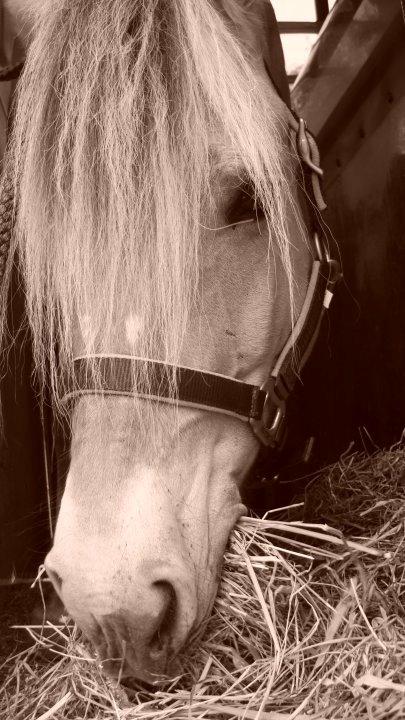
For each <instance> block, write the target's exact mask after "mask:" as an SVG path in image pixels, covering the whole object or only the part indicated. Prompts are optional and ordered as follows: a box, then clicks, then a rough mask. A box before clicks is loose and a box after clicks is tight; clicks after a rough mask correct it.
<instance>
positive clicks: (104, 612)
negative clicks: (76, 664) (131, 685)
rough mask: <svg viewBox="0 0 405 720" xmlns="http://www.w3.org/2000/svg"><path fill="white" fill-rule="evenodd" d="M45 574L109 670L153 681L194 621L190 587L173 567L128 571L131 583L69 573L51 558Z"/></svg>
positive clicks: (47, 561)
mask: <svg viewBox="0 0 405 720" xmlns="http://www.w3.org/2000/svg"><path fill="white" fill-rule="evenodd" d="M45 567H46V570H47V573H48V576H49V578H50V580H51V582H52V583H53V585H54V587H55V589H56V591H57V593H58V595H59V596H60V597H61V599H62V601H63V603H64V605H65V607H66V609H67V611H68V613H69V614H70V615H71V616H72V617H73V619H74V620H75V621H76V622H77V624H78V625H79V627H80V628H81V629H82V630H83V632H84V633H85V634H86V635H87V636H88V638H89V639H90V641H91V642H92V644H93V645H94V646H95V648H96V649H97V651H98V653H99V655H100V657H101V659H102V661H103V667H104V668H105V669H106V671H107V672H108V673H109V674H112V675H115V676H117V675H120V676H121V677H125V676H127V677H136V678H139V679H143V680H146V681H148V682H153V681H154V680H157V679H158V678H159V677H162V676H164V675H165V674H166V673H167V670H168V665H169V662H170V660H171V659H172V657H173V656H174V655H175V654H176V653H177V652H178V650H179V649H180V648H181V646H182V645H183V644H184V643H185V641H186V639H187V636H188V635H189V633H190V630H191V628H192V627H193V625H194V623H195V620H196V614H197V610H196V598H195V596H194V593H193V591H192V588H191V585H190V583H189V582H187V580H186V578H184V577H182V576H181V574H180V573H178V572H177V573H176V572H173V568H171V567H168V568H167V569H166V572H165V568H164V567H161V566H160V565H159V566H158V567H157V568H155V569H152V570H150V571H149V573H147V572H146V571H145V569H143V571H142V572H141V571H139V573H134V572H132V573H131V581H130V584H125V583H124V582H122V583H121V585H120V583H119V580H118V578H119V577H121V578H122V579H123V578H124V577H127V578H128V573H126V575H124V573H120V574H119V575H118V574H117V573H116V574H115V578H112V577H110V578H106V577H101V578H100V577H99V578H97V575H96V574H95V573H94V569H93V573H91V572H90V571H89V572H88V574H83V573H81V574H80V575H78V574H76V575H75V576H73V575H72V571H71V572H69V571H68V570H67V569H66V568H65V569H64V571H62V569H61V568H60V567H58V566H57V564H56V562H55V561H54V560H53V559H52V553H51V554H50V556H48V558H47V559H46V561H45Z"/></svg>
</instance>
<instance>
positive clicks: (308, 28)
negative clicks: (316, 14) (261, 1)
mask: <svg viewBox="0 0 405 720" xmlns="http://www.w3.org/2000/svg"><path fill="white" fill-rule="evenodd" d="M278 29H279V31H280V33H318V32H319V30H320V29H321V23H319V22H279V23H278Z"/></svg>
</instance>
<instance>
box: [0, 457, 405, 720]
mask: <svg viewBox="0 0 405 720" xmlns="http://www.w3.org/2000/svg"><path fill="white" fill-rule="evenodd" d="M332 528H333V529H332ZM26 632H27V633H29V634H30V635H31V636H32V638H33V641H34V642H33V645H32V647H30V648H29V649H28V650H24V651H23V652H20V654H19V655H17V656H14V657H12V658H9V659H8V660H7V667H6V668H5V670H6V680H5V681H4V684H3V686H2V688H1V689H0V720H9V719H10V718H13V720H19V719H27V720H28V718H29V719H30V720H31V719H32V720H34V719H35V720H48V718H55V719H57V720H62V719H63V720H65V719H67V718H69V719H73V720H79V718H80V720H84V719H86V720H87V719H88V720H101V719H103V720H104V719H110V718H111V719H113V718H116V719H118V718H119V719H121V718H122V719H124V718H125V719H127V720H135V719H138V718H139V719H143V720H166V719H167V720H169V719H170V720H183V719H184V720H191V719H194V718H207V719H214V720H233V719H235V720H236V718H238V719H239V718H246V720H255V719H256V718H257V719H258V720H259V719H260V720H287V718H288V719H289V720H293V719H295V720H304V718H305V719H307V720H315V718H316V719H317V720H322V719H325V720H326V718H328V719H329V718H330V719H332V720H343V719H346V718H347V719H348V718H350V719H352V718H353V719H354V718H355V719H356V720H362V719H363V718H364V720H389V719H392V720H397V719H398V718H405V446H399V447H395V448H393V449H392V450H390V451H388V452H384V453H383V452H380V453H377V454H375V455H374V456H372V457H366V456H363V455H354V456H347V457H345V458H342V459H341V461H340V462H339V463H338V464H336V465H335V466H333V467H331V468H328V469H327V470H325V471H324V472H323V473H322V474H321V476H320V477H319V478H316V479H315V480H314V481H313V482H312V483H311V486H310V488H309V489H308V490H307V494H306V498H305V502H304V503H303V504H301V505H295V506H291V507H290V508H288V509H287V510H284V511H276V512H272V513H271V514H268V515H267V517H266V518H265V519H255V518H244V519H242V520H241V522H240V523H239V524H238V526H237V528H236V529H235V531H234V533H233V536H232V538H231V541H230V544H229V549H228V552H227V554H226V558H225V566H224V574H223V579H222V584H221V588H220V591H219V594H218V597H217V600H216V603H215V607H214V610H213V614H212V617H211V619H210V621H209V623H208V625H207V627H206V630H205V634H204V637H203V640H202V642H200V643H199V645H198V646H195V647H194V648H189V649H188V652H187V654H186V655H184V657H182V658H181V659H180V663H179V674H178V676H177V677H176V678H175V679H174V680H172V681H170V682H167V684H166V685H160V686H159V687H157V688H152V689H151V688H149V689H148V688H145V687H141V686H136V685H134V686H132V687H131V688H127V687H123V686H122V685H118V684H117V683H116V682H113V681H111V680H109V679H107V678H106V677H104V676H103V674H102V672H101V666H100V663H99V661H98V659H97V657H95V656H94V655H93V654H92V652H91V650H90V648H89V647H88V645H87V644H86V642H85V641H84V640H83V639H82V638H81V637H80V635H79V633H78V631H77V630H76V628H75V627H73V626H72V625H71V624H69V622H68V620H67V619H62V620H61V622H60V623H58V625H51V624H49V623H48V624H46V625H45V627H43V628H40V627H33V626H31V627H29V626H27V627H26Z"/></svg>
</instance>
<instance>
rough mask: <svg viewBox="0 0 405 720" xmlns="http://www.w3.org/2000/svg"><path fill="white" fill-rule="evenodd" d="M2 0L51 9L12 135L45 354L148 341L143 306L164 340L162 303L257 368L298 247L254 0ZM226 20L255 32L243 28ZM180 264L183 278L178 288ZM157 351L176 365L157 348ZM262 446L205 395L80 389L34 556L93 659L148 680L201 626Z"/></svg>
mask: <svg viewBox="0 0 405 720" xmlns="http://www.w3.org/2000/svg"><path fill="white" fill-rule="evenodd" d="M9 5H10V8H11V7H12V6H13V1H12V0H9ZM14 5H15V7H16V8H17V7H19V6H20V5H21V7H25V8H27V9H30V8H31V9H34V10H35V9H36V8H42V7H43V8H45V10H46V13H43V20H42V21H41V18H40V17H39V15H37V17H36V19H37V20H38V24H37V26H36V28H37V29H36V36H35V38H34V40H33V42H32V45H31V53H29V54H28V57H27V69H28V70H26V72H25V75H24V77H23V78H22V84H23V85H22V91H21V94H20V98H19V103H18V112H17V114H16V121H15V127H16V130H15V145H14V147H15V148H16V150H15V152H16V154H17V162H16V166H17V167H19V168H21V178H19V181H20V182H19V187H20V188H21V192H20V196H21V197H20V203H19V218H18V223H17V229H16V234H17V235H18V242H19V245H20V246H21V249H22V256H23V257H24V259H25V267H24V274H25V285H26V290H27V307H28V311H29V317H30V322H31V328H32V331H33V338H34V345H35V348H36V350H37V357H38V356H39V357H41V352H42V351H43V349H44V348H43V346H41V342H42V339H43V338H44V335H45V336H46V338H47V340H46V347H45V353H46V358H45V360H43V361H42V363H43V365H46V366H48V365H49V364H50V365H51V367H53V368H54V369H55V368H59V363H60V362H61V363H62V364H63V362H65V365H68V362H69V361H71V343H72V342H73V354H74V355H75V356H80V355H83V354H89V348H92V349H93V351H95V352H98V353H101V354H106V355H111V354H121V355H132V356H136V355H140V356H141V357H146V355H145V342H144V339H145V336H147V335H148V334H149V333H151V327H153V326H154V325H159V323H160V317H159V315H157V316H156V315H154V314H153V312H154V308H155V307H157V308H160V311H161V313H162V315H163V316H164V318H165V322H164V323H163V322H162V323H160V325H161V326H162V327H163V329H166V335H165V337H164V339H165V341H166V350H167V347H169V349H170V347H171V346H172V345H173V343H172V342H171V340H172V338H173V335H174V333H170V332H169V331H168V328H169V330H170V323H171V318H172V315H175V316H176V322H173V327H174V328H177V329H179V332H177V330H176V333H175V335H176V338H177V337H178V338H179V339H181V342H177V343H174V344H175V346H176V347H175V350H176V348H178V347H180V352H179V353H178V354H177V355H175V361H176V362H177V361H178V362H179V364H181V365H184V366H188V367H191V368H196V369H200V370H205V371H211V372H216V373H221V374H224V375H228V376H231V377H234V378H237V379H239V380H242V381H246V382H252V383H257V384H260V383H261V382H262V381H264V379H265V378H266V377H267V374H268V373H269V371H270V369H271V367H272V365H273V363H274V359H275V357H276V356H277V354H278V353H279V352H280V350H281V348H282V346H283V343H284V342H285V340H286V339H287V337H288V334H289V332H290V329H291V315H292V311H291V302H290V301H291V296H290V294H289V291H290V290H291V284H290V285H289V284H288V282H287V274H286V272H285V265H284V266H283V263H282V256H283V250H282V249H283V248H285V247H286V246H288V245H289V244H290V245H291V253H290V255H291V265H292V267H293V268H294V283H293V286H294V299H295V305H296V308H295V309H296V310H297V311H299V309H300V307H301V304H302V300H303V295H304V292H305V288H306V283H307V276H308V266H309V252H308V250H307V248H306V247H305V245H304V242H303V239H302V233H301V231H300V229H299V227H298V224H297V222H296V221H295V220H294V217H293V216H294V213H293V212H292V211H291V212H287V211H286V207H287V206H288V207H290V208H292V207H293V206H294V202H293V203H290V205H288V203H285V202H284V195H283V199H280V196H281V195H282V194H283V192H282V191H280V188H282V189H283V190H284V191H286V190H288V188H286V185H288V183H287V182H286V181H285V174H284V170H283V168H284V167H285V166H286V165H289V168H290V170H291V152H290V149H288V150H287V151H286V152H285V153H284V152H282V151H281V150H279V148H280V147H281V148H284V149H285V148H286V146H287V143H288V137H287V133H286V132H285V127H286V122H285V121H286V118H285V117H284V116H283V113H284V111H283V109H282V104H281V101H279V99H278V97H277V95H276V93H275V91H274V89H273V88H272V87H271V85H270V83H269V81H268V78H267V76H266V74H265V71H264V66H263V62H262V59H261V47H262V44H263V43H264V40H263V43H262V42H261V39H260V40H259V38H258V39H257V46H258V51H257V58H258V59H257V63H255V62H253V61H252V59H251V56H252V53H253V50H254V49H253V48H252V37H253V38H255V37H257V33H260V28H261V27H262V24H261V23H260V20H259V21H257V18H256V22H250V20H251V17H250V14H249V13H254V12H256V9H257V8H260V7H262V6H263V7H264V5H266V7H267V3H262V2H261V0H257V2H253V3H252V2H250V0H249V2H247V1H246V2H245V0H226V1H225V0H221V2H220V0H218V2H217V3H216V4H215V5H218V7H219V9H220V12H219V13H217V12H216V9H215V7H214V4H213V3H210V2H205V0H204V1H203V0H201V2H198V3H195V2H193V3H190V2H188V1H187V0H181V1H180V0H176V2H170V3H169V2H166V1H165V2H163V1H162V2H155V1H154V0H153V2H152V0H143V1H142V2H135V0H109V2H105V3H103V2H99V1H97V2H96V1H95V0H93V1H90V0H88V1H87V2H86V3H80V2H75V3H72V2H71V1H70V0H69V2H68V1H67V0H58V3H55V6H54V5H53V3H52V2H51V1H50V2H46V3H45V2H44V0H42V1H40V0H38V2H30V1H29V0H14ZM53 7H55V12H54V14H53V11H52V8H53ZM90 10H91V12H90ZM62 11H63V12H62ZM135 11H136V13H135ZM225 11H226V13H227V16H228V20H229V21H232V23H233V24H232V25H231V27H232V28H233V29H234V30H235V37H234V36H233V34H232V33H230V32H229V27H228V25H229V23H228V24H227V23H224V22H223V20H222V18H223V17H224V12H225ZM228 11H229V12H228ZM221 13H222V14H221ZM229 13H231V15H233V14H234V15H235V17H234V18H233V17H231V16H230V15H229ZM48 16H49V17H48ZM155 17H156V22H151V18H155ZM239 19H240V22H239ZM227 22H228V21H227ZM106 27H110V28H111V32H109V33H106ZM134 27H136V28H137V30H136V33H135V36H134V34H133V32H132V29H133V28H134ZM238 28H239V29H240V32H241V33H242V32H244V29H245V28H246V29H248V30H249V32H248V33H247V35H246V38H241V39H242V41H243V42H242V43H239V41H237V40H236V39H235V38H236V34H237V31H238ZM168 29H169V30H168ZM250 31H251V32H250ZM242 44H243V45H244V46H247V47H249V57H250V59H249V61H247V60H246V58H245V55H244V51H242V50H241V49H240V45H242ZM259 46H260V47H259ZM157 48H159V49H160V50H161V52H160V51H159V52H157V51H156V49H157ZM173 58H175V60H176V61H175V63H173ZM30 72H31V74H32V75H31V76H30V74H29V73H30ZM30 77H32V78H35V83H33V82H30V80H29V78H30ZM129 77H130V78H131V82H128V78H129ZM34 85H35V87H34ZM278 120H280V122H278ZM276 121H277V122H276ZM145 128H146V129H147V130H148V131H147V132H145ZM282 138H283V142H281V139H282ZM284 155H285V156H286V157H287V160H288V162H287V161H286V162H285V163H284V160H285V158H284ZM134 157H135V158H136V159H137V160H136V162H134V160H133V158H134ZM238 163H239V165H238ZM247 172H248V173H249V177H250V179H251V180H252V183H253V186H254V187H257V188H259V191H258V192H259V193H261V196H262V200H263V199H264V200H265V201H266V202H262V205H263V206H266V208H267V210H266V212H267V216H266V221H260V222H258V221H257V218H256V211H255V209H254V208H253V207H252V208H250V212H248V213H247V215H248V216H249V217H246V213H245V215H244V219H247V220H250V222H247V223H243V224H239V225H238V224H235V220H236V219H237V217H236V215H237V214H238V213H236V215H235V216H234V215H233V211H234V210H235V209H236V211H238V210H239V209H240V206H241V205H242V199H241V197H242V195H244V193H243V192H242V188H241V177H245V176H246V173H247ZM50 178H52V182H50V181H49V179H50ZM210 178H211V181H210V182H209V183H208V182H207V181H208V180H209V179H210ZM176 183H177V184H176ZM208 184H209V185H210V191H209V192H208V191H207V185H208ZM287 194H288V192H287ZM290 199H291V198H290ZM212 200H213V201H214V202H211V201H212ZM138 208H140V210H138ZM206 208H208V210H207V212H206V213H205V214H204V210H205V209H206ZM272 213H273V215H272ZM287 225H288V227H287ZM202 226H204V228H203V229H202ZM224 226H225V229H223V230H221V229H220V228H222V227H224ZM268 226H270V227H271V228H272V230H271V232H272V235H274V237H272V238H269V231H268ZM184 228H186V230H184ZM210 228H211V229H210ZM215 228H219V229H218V230H215ZM189 230H190V232H188V231H189ZM200 231H201V232H200ZM196 238H197V241H196ZM56 239H57V241H56ZM129 239H130V240H131V242H129ZM193 243H194V245H193ZM190 247H191V250H190ZM100 248H102V251H100ZM150 248H152V249H150ZM162 248H163V250H164V252H162ZM193 248H194V250H193ZM193 253H194V254H193ZM196 265H198V269H199V272H198V278H197V279H196V283H198V286H199V287H198V292H196V293H195V301H194V299H193V300H190V298H191V297H192V296H193V293H192V290H193V288H192V287H191V285H192V283H191V281H190V278H194V277H195V274H194V266H196ZM178 267H180V270H179V269H178ZM140 268H142V269H143V268H146V270H143V272H141V271H140ZM166 276H167V277H166ZM185 276H187V277H188V284H187V282H186V281H185V280H184V277H185ZM45 277H46V278H47V279H48V281H47V283H46V284H45V283H44V278H45ZM117 278H118V280H117V286H120V287H121V288H124V291H122V292H121V293H118V294H117V293H115V292H114V289H115V287H116V285H115V279H117ZM177 281H178V282H177ZM178 283H183V286H182V287H183V289H184V288H185V290H184V292H183V293H181V292H179V293H178V294H177V295H176V292H177V291H176V288H177V284H178ZM143 285H145V288H146V290H144V288H143V287H142V286H143ZM166 286H167V287H166ZM190 289H191V290H190ZM44 293H46V297H45V296H44ZM162 293H163V300H165V299H166V297H167V298H168V299H169V301H170V302H169V305H168V304H167V303H166V302H165V301H162ZM104 295H105V296H106V302H104ZM139 296H140V297H141V299H142V302H138V299H139ZM177 297H184V298H185V300H187V301H188V312H187V314H185V313H182V305H181V302H177V305H176V302H174V301H173V298H174V300H176V298H177ZM89 298H90V299H89ZM149 300H150V302H149ZM153 302H154V303H155V305H153V304H152V303H153ZM148 303H149V304H148ZM159 303H160V304H159ZM170 303H171V304H170ZM95 306H96V308H98V310H97V312H96V313H95ZM150 306H151V307H152V311H151V310H150ZM168 307H169V310H168V309H167V308H168ZM110 311H111V312H113V313H114V321H113V322H111V317H110ZM172 311H173V312H172ZM48 312H49V315H47V313H48ZM92 312H93V313H95V314H96V317H92ZM104 312H105V315H104V314H103V313H104ZM148 312H149V315H147V313H148ZM145 313H146V314H145ZM184 317H185V318H186V319H185V320H184V324H182V322H183V319H184ZM59 318H62V319H61V321H60V325H58V322H59ZM72 318H74V320H73V321H72ZM104 318H105V326H106V327H108V332H107V330H105V328H104ZM56 326H58V327H57V328H56ZM55 328H56V329H55ZM110 330H111V332H110ZM98 335H100V336H101V341H100V342H99V340H98V339H97V336H98ZM106 338H107V339H106ZM55 347H57V348H58V357H57V358H56V359H55V356H54V355H53V353H54V348H55ZM176 352H177V351H176ZM149 357H150V356H149ZM152 357H153V359H156V360H165V361H168V362H172V360H171V355H170V352H168V351H166V352H161V353H160V352H159V347H156V348H155V354H154V355H153V356H152ZM52 358H53V359H52ZM38 364H39V366H41V359H40V360H39V363H38ZM258 447H259V445H258V441H257V440H256V438H255V436H254V435H253V433H252V432H251V430H250V428H249V426H248V425H247V424H245V423H243V422H242V421H240V420H238V419H235V418H232V417H228V416H225V415H221V414H216V413H213V412H210V411H202V410H194V409H187V408H182V407H180V408H177V409H176V408H175V407H173V406H169V405H165V404H164V403H160V404H158V405H156V404H154V403H153V402H151V401H145V400H140V399H138V400H134V399H133V398H129V397H118V396H117V397H102V396H101V395H99V396H90V395H89V396H87V397H82V398H81V399H79V400H78V401H77V403H76V405H75V408H74V411H73V417H72V445H71V465H70V470H69V474H68V477H67V482H66V488H65V491H64V495H63V498H62V502H61V507H60V513H59V517H58V522H57V527H56V533H55V538H54V545H53V548H52V550H51V552H50V553H49V555H48V557H47V559H46V567H47V570H48V573H49V575H50V577H51V579H52V581H53V583H54V585H55V588H56V589H57V591H58V593H59V594H60V596H61V598H62V600H63V602H64V604H65V606H66V608H67V610H68V611H69V613H70V614H71V615H72V616H73V618H74V619H75V620H76V621H77V622H78V624H79V625H80V627H81V628H82V629H83V630H84V631H85V632H86V633H87V635H88V636H89V637H90V638H91V639H92V641H93V642H94V644H95V645H96V646H97V647H98V649H99V651H100V655H101V657H102V658H103V659H105V667H106V668H107V669H109V670H110V671H112V672H120V673H121V675H122V676H125V675H131V676H135V677H138V678H143V679H145V680H148V681H152V680H153V679H155V678H156V677H158V676H160V675H161V674H162V673H165V672H166V671H170V661H171V659H172V658H173V657H174V656H175V655H176V653H177V652H178V651H179V649H180V648H181V647H182V646H183V645H184V643H185V641H186V640H187V639H190V638H192V637H194V636H195V635H196V634H197V633H198V632H199V630H200V628H202V627H203V625H204V620H205V619H206V618H207V617H208V615H209V613H210V610H211V606H212V603H213V600H214V597H215V593H216V590H217V586H218V579H219V574H220V569H221V563H222V558H223V553H224V549H225V546H226V543H227V540H228V537H229V533H230V531H231V529H232V527H233V525H234V523H235V522H236V520H237V519H238V517H239V516H240V514H241V513H242V512H243V507H242V505H241V503H240V495H239V488H240V485H241V483H242V481H243V479H244V477H245V476H246V474H247V473H248V471H249V468H250V467H251V465H252V463H253V461H254V459H255V455H256V453H257V451H258Z"/></svg>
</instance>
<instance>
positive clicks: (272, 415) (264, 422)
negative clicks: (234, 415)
mask: <svg viewBox="0 0 405 720" xmlns="http://www.w3.org/2000/svg"><path fill="white" fill-rule="evenodd" d="M276 382H277V378H276V377H274V376H273V375H271V376H270V377H269V378H268V379H267V380H266V382H264V383H263V385H262V386H261V388H260V389H261V390H263V391H264V392H265V393H266V397H265V400H264V404H263V411H262V416H261V418H260V420H253V419H251V420H250V424H251V426H252V429H253V432H254V433H255V435H256V436H257V437H258V439H259V440H260V442H261V443H263V445H265V446H266V447H271V448H275V447H277V446H279V445H280V444H281V442H282V436H283V424H284V420H285V415H286V402H285V399H283V398H280V397H279V395H278V394H277V391H276Z"/></svg>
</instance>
